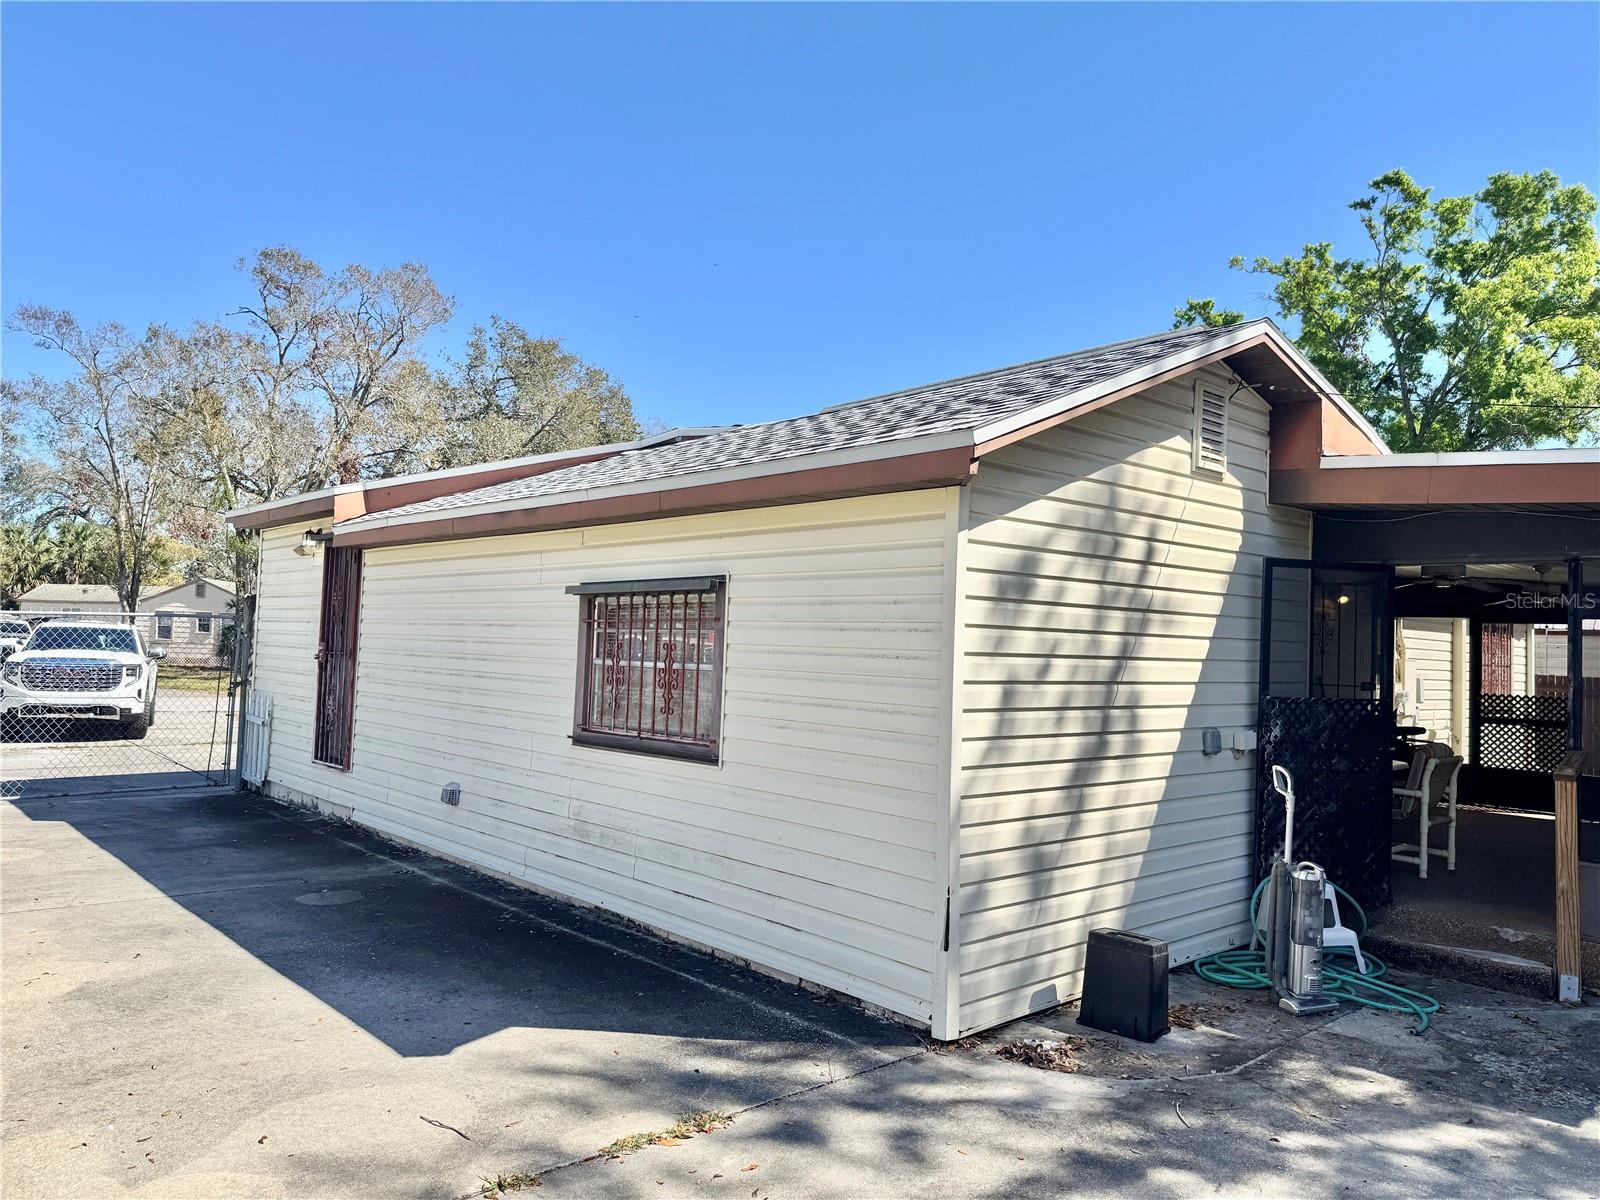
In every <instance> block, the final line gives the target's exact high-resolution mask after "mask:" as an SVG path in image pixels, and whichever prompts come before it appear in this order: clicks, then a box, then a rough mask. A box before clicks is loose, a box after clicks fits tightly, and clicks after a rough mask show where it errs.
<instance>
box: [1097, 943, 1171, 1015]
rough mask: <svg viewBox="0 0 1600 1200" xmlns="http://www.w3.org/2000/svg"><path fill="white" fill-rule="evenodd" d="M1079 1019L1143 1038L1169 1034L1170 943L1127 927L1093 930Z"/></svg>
mask: <svg viewBox="0 0 1600 1200" xmlns="http://www.w3.org/2000/svg"><path fill="white" fill-rule="evenodd" d="M1078 1024H1080V1025H1087V1026H1088V1027H1089V1028H1090V1029H1099V1030H1103V1031H1104V1032H1106V1033H1115V1034H1119V1035H1120V1036H1122V1037H1128V1038H1133V1039H1134V1040H1135V1041H1140V1042H1153V1041H1155V1040H1156V1039H1157V1038H1159V1037H1162V1036H1164V1035H1165V1034H1166V1033H1167V1031H1168V1029H1169V1028H1170V1026H1169V1025H1168V1024H1167V944H1166V943H1165V942H1163V941H1162V940H1161V939H1160V938H1154V937H1150V936H1149V935H1148V934H1144V933H1130V932H1128V931H1127V930H1125V929H1091V930H1090V931H1089V953H1088V957H1087V958H1086V959H1085V960H1084V964H1083V1001H1082V1003H1081V1004H1080V1005H1079V1007H1078Z"/></svg>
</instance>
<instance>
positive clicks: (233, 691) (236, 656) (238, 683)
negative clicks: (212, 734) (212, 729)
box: [228, 596, 256, 790]
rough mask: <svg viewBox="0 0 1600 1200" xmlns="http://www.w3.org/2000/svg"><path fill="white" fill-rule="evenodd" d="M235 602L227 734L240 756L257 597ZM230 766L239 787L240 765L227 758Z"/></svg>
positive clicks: (248, 703) (247, 696)
mask: <svg viewBox="0 0 1600 1200" xmlns="http://www.w3.org/2000/svg"><path fill="white" fill-rule="evenodd" d="M238 605H239V607H238V610H237V612H238V616H237V618H236V622H237V623H236V627H235V631H234V635H233V677H232V678H231V679H230V680H229V681H228V697H229V703H230V704H231V705H232V706H233V721H232V723H231V724H230V726H229V729H228V736H229V737H230V738H231V739H233V742H234V744H235V745H236V746H238V747H239V753H240V755H243V753H244V726H245V713H246V712H247V711H248V710H249V708H250V659H251V649H252V646H253V643H254V641H255V626H256V619H255V618H256V598H255V597H254V596H243V597H240V599H239V601H238ZM229 765H230V766H231V767H232V774H233V786H234V788H235V790H238V789H239V787H240V785H241V778H242V777H241V776H240V774H239V764H238V763H236V762H233V761H232V760H231V759H230V762H229Z"/></svg>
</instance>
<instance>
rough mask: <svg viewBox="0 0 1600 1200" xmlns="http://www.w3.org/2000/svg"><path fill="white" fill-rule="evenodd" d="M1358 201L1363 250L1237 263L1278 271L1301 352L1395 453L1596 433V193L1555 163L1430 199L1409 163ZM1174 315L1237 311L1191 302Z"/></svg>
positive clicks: (1599, 345)
mask: <svg viewBox="0 0 1600 1200" xmlns="http://www.w3.org/2000/svg"><path fill="white" fill-rule="evenodd" d="M1370 187H1371V191H1370V193H1369V194H1368V195H1366V196H1363V197H1362V198H1361V199H1359V200H1357V201H1355V202H1354V203H1353V204H1351V205H1350V207H1351V208H1352V209H1353V210H1354V211H1355V212H1356V213H1357V215H1358V217H1359V219H1360V222H1361V228H1362V230H1363V231H1364V233H1365V236H1366V243H1367V244H1366V245H1365V246H1364V247H1363V252H1362V254H1361V255H1360V256H1357V257H1351V258H1341V257H1338V256H1337V255H1336V254H1335V253H1334V247H1333V243H1332V242H1313V243H1308V244H1307V245H1305V246H1304V247H1303V248H1302V249H1301V251H1300V253H1299V254H1297V255H1291V256H1288V257H1284V258H1280V259H1269V258H1254V259H1251V260H1248V261H1247V260H1245V259H1243V258H1235V259H1233V260H1232V263H1231V264H1230V265H1231V266H1233V267H1234V268H1235V269H1236V270H1242V271H1245V272H1247V273H1249V274H1252V275H1262V276H1266V277H1267V278H1269V279H1272V280H1273V281H1274V283H1273V286H1272V292H1271V300H1272V303H1273V305H1274V306H1275V308H1276V311H1277V315H1278V316H1279V317H1280V318H1283V319H1285V320H1287V321H1289V322H1291V324H1292V325H1293V326H1294V327H1297V328H1298V330H1299V332H1298V336H1297V337H1296V338H1295V341H1296V343H1297V344H1298V345H1299V347H1300V349H1301V350H1303V351H1304V352H1305V354H1306V356H1307V357H1308V358H1309V359H1310V360H1311V361H1312V362H1313V363H1315V364H1316V366H1317V367H1318V369H1319V370H1321V371H1322V373H1323V374H1324V375H1326V376H1327V377H1328V378H1329V379H1330V380H1331V381H1332V382H1333V384H1334V386H1335V387H1337V388H1338V389H1339V390H1340V391H1341V392H1342V393H1344V395H1345V396H1346V397H1347V398H1348V399H1349V400H1350V401H1351V402H1352V403H1354V404H1355V405H1356V407H1357V408H1359V409H1360V410H1361V411H1362V412H1363V413H1364V414H1365V415H1366V417H1367V418H1368V419H1369V420H1370V421H1372V423H1373V424H1374V425H1375V426H1376V427H1377V428H1378V430H1379V431H1380V432H1381V433H1382V434H1383V436H1384V438H1385V440H1386V441H1388V443H1389V445H1390V446H1391V447H1392V448H1393V449H1396V450H1402V451H1407V450H1447V451H1448V450H1489V449H1503V448H1515V447H1525V446H1533V445H1538V444H1541V443H1548V442H1565V443H1569V444H1572V443H1578V442H1584V441H1592V440H1594V439H1595V438H1596V436H1597V434H1600V244H1597V238H1596V232H1595V223H1594V218H1595V210H1596V204H1595V197H1594V194H1593V193H1592V192H1590V191H1589V190H1588V189H1587V188H1585V187H1583V186H1581V185H1577V184H1572V185H1563V184H1562V183H1561V181H1560V180H1559V179H1558V178H1557V177H1556V176H1555V175H1554V174H1552V173H1550V172H1548V171H1541V172H1538V173H1536V174H1528V175H1516V174H1498V175H1492V176H1490V178H1489V181H1488V183H1487V184H1486V185H1485V186H1484V187H1483V188H1482V189H1481V190H1480V191H1478V192H1476V193H1474V194H1472V195H1469V196H1445V197H1439V198H1434V196H1433V195H1432V192H1431V191H1430V190H1429V189H1427V188H1424V187H1421V186H1419V185H1418V184H1417V183H1416V182H1414V181H1413V180H1412V179H1411V177H1410V176H1409V175H1407V174H1406V173H1405V172H1404V171H1398V170H1397V171H1390V172H1389V173H1388V174H1386V175H1383V176H1380V177H1379V178H1377V179H1375V180H1373V181H1372V183H1371V185H1370ZM1175 315H1176V317H1177V321H1176V325H1175V327H1180V326H1184V325H1222V324H1229V323H1231V322H1232V321H1234V320H1238V319H1242V316H1243V314H1241V313H1236V312H1232V311H1226V310H1218V309H1217V307H1216V305H1215V302H1214V301H1211V300H1194V299H1191V300H1189V301H1188V303H1187V304H1185V305H1184V306H1183V307H1182V308H1179V309H1177V310H1176V314H1175Z"/></svg>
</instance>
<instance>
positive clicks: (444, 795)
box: [439, 783, 461, 805]
mask: <svg viewBox="0 0 1600 1200" xmlns="http://www.w3.org/2000/svg"><path fill="white" fill-rule="evenodd" d="M439 799H440V800H442V801H443V802H444V803H446V804H450V805H459V804H460V803H461V785H460V784H459V783H447V784H445V785H444V787H443V788H441V789H440V791H439Z"/></svg>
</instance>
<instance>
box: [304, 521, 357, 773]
mask: <svg viewBox="0 0 1600 1200" xmlns="http://www.w3.org/2000/svg"><path fill="white" fill-rule="evenodd" d="M322 553H323V560H322V627H321V635H320V637H319V639H318V643H317V723H316V735H315V742H314V746H313V750H312V753H313V757H315V758H316V760H317V761H318V762H320V763H326V764H328V765H329V766H330V767H338V768H340V769H341V770H348V769H349V767H350V741H351V733H352V731H353V725H354V722H355V708H356V635H357V630H358V627H359V625H360V618H361V551H360V550H352V549H347V548H345V547H342V546H328V547H326V548H325V549H324V550H323V552H322Z"/></svg>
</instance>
